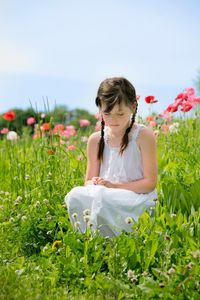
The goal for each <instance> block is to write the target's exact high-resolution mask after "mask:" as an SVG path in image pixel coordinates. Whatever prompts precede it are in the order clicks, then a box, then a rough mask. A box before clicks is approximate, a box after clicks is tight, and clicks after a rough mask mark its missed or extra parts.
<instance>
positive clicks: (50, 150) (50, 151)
mask: <svg viewBox="0 0 200 300" xmlns="http://www.w3.org/2000/svg"><path fill="white" fill-rule="evenodd" d="M47 153H48V154H49V155H53V154H54V153H55V150H53V149H48V150H47Z"/></svg>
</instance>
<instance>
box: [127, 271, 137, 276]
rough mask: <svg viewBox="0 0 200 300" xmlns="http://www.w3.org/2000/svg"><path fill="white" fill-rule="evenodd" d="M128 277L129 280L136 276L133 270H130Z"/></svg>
mask: <svg viewBox="0 0 200 300" xmlns="http://www.w3.org/2000/svg"><path fill="white" fill-rule="evenodd" d="M127 276H128V278H132V277H133V276H135V272H134V271H132V270H128V272H127Z"/></svg>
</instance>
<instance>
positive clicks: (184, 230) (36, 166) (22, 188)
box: [0, 118, 200, 300]
mask: <svg viewBox="0 0 200 300" xmlns="http://www.w3.org/2000/svg"><path fill="white" fill-rule="evenodd" d="M173 124H176V125H173ZM177 124H178V125H177ZM170 125H171V129H170V130H169V128H170ZM94 130H95V128H93V126H86V127H80V128H78V129H77V132H76V134H73V135H71V136H68V137H66V136H65V138H63V139H62V140H61V139H60V134H59V131H58V132H57V134H56V133H55V134H50V132H51V129H50V131H48V130H46V131H45V132H44V134H43V137H42V136H39V137H36V138H34V139H33V138H32V137H31V135H30V134H29V132H28V130H24V132H23V134H22V136H21V137H20V138H19V139H16V140H8V139H6V138H4V137H3V138H2V139H1V140H0V222H1V229H0V231H1V235H0V239H1V240H0V247H1V252H0V261H1V272H0V299H2V300H3V299H4V300H5V299H20V300H21V299H53V300H55V299H59V300H60V299H61V300H62V299H95V300H96V299H117V300H121V299H199V292H200V282H199V259H200V249H199V241H200V222H199V217H200V209H199V194H200V193H199V187H200V162H199V149H200V136H199V132H200V122H199V119H198V118H184V119H182V118H179V119H177V120H176V121H174V120H171V121H170V122H169V124H168V128H167V127H164V126H157V127H156V128H155V134H156V136H157V146H158V167H159V169H158V185H157V190H158V195H159V196H158V201H157V202H156V206H155V209H154V212H153V216H152V217H150V215H149V214H148V213H147V212H144V213H143V214H142V215H141V216H140V219H139V222H138V223H136V222H134V220H133V223H131V224H130V226H132V232H129V233H127V232H123V233H122V234H121V235H119V236H117V237H115V238H103V237H101V236H99V235H98V231H97V232H95V233H93V232H91V230H90V228H88V230H87V231H86V233H84V234H82V233H80V232H78V231H77V230H73V228H72V226H71V224H70V221H69V217H68V213H67V209H66V207H65V205H64V196H65V195H66V194H67V192H68V191H70V190H71V189H72V188H73V187H74V186H79V185H83V183H84V175H85V169H86V143H87V137H88V136H89V134H90V133H91V132H93V131H94Z"/></svg>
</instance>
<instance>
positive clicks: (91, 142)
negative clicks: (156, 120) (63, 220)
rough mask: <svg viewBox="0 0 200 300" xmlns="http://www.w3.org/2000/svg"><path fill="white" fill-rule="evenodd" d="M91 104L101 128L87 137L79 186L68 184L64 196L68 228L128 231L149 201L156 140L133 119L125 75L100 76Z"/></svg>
mask: <svg viewBox="0 0 200 300" xmlns="http://www.w3.org/2000/svg"><path fill="white" fill-rule="evenodd" d="M96 105H97V107H98V108H99V112H100V115H101V131H98V132H95V133H93V134H91V136H90V137H89V139H88V144H87V171H86V176H85V186H78V187H74V188H73V189H72V190H71V191H70V192H69V193H68V194H67V195H66V197H65V202H66V205H67V208H68V212H69V216H70V221H71V223H72V225H73V227H74V228H78V229H79V230H80V231H81V232H85V229H86V226H90V227H91V228H92V229H93V230H96V229H97V228H98V229H99V234H100V235H102V236H109V237H114V236H116V235H119V234H120V233H121V231H122V230H125V231H131V230H132V229H131V224H130V223H131V220H132V219H131V218H133V219H134V220H135V221H137V220H138V218H139V216H140V214H141V213H142V212H143V211H144V210H148V211H150V210H151V207H152V206H154V205H155V201H154V200H155V199H156V198H157V193H156V189H155V188H156V182H157V158H156V140H155V135H154V132H153V131H152V130H151V129H149V128H147V127H145V126H144V125H142V124H137V123H135V115H136V112H137V100H136V92H135V89H134V87H133V85H132V84H131V83H130V82H129V81H128V80H127V79H125V78H123V77H114V78H109V79H106V80H104V81H103V82H102V83H101V84H100V87H99V89H98V93H97V97H96Z"/></svg>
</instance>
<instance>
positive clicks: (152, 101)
mask: <svg viewBox="0 0 200 300" xmlns="http://www.w3.org/2000/svg"><path fill="white" fill-rule="evenodd" d="M144 100H145V101H146V103H148V104H152V103H156V102H158V100H155V96H147V97H145V99H144Z"/></svg>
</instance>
